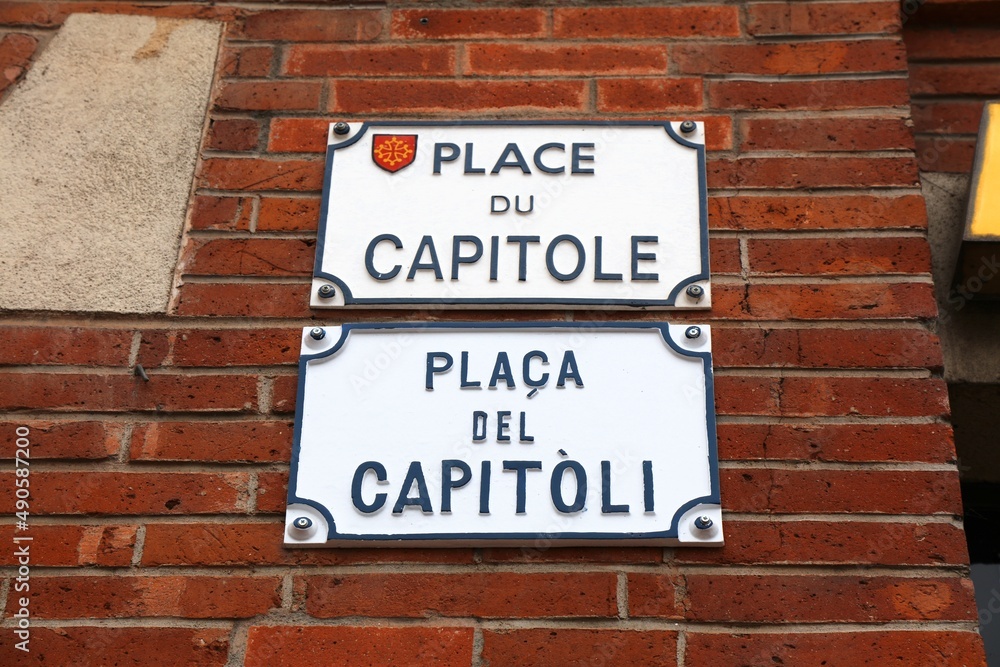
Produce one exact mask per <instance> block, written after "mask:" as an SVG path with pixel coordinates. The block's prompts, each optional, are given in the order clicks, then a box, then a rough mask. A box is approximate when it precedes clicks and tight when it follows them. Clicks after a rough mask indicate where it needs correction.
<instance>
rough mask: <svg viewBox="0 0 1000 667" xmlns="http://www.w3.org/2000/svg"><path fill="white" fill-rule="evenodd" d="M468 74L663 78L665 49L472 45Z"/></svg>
mask: <svg viewBox="0 0 1000 667" xmlns="http://www.w3.org/2000/svg"><path fill="white" fill-rule="evenodd" d="M465 58H466V61H465V72H466V73H467V74H486V75H503V76H516V75H522V74H529V75H556V76H560V75H572V74H579V75H584V76H593V75H600V76H609V75H616V74H664V73H666V71H667V49H666V47H665V46H646V45H627V46H625V45H616V44H566V45H544V46H536V45H532V44H502V43H501V44H469V45H468V46H466V47H465Z"/></svg>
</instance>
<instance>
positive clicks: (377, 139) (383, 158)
mask: <svg viewBox="0 0 1000 667" xmlns="http://www.w3.org/2000/svg"><path fill="white" fill-rule="evenodd" d="M416 156H417V135H415V134H376V135H373V136H372V161H374V162H375V164H377V165H378V166H379V167H381V168H382V169H385V170H386V171H389V172H397V171H399V170H400V169H402V168H403V167H408V166H410V164H412V163H413V159H414V158H415V157H416Z"/></svg>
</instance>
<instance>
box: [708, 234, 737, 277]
mask: <svg viewBox="0 0 1000 667" xmlns="http://www.w3.org/2000/svg"><path fill="white" fill-rule="evenodd" d="M709 252H710V255H711V257H710V262H711V266H712V273H722V274H725V273H739V272H740V268H741V267H740V242H739V239H735V238H713V239H712V240H711V243H710V244H709Z"/></svg>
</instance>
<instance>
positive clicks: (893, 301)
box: [713, 283, 937, 320]
mask: <svg viewBox="0 0 1000 667" xmlns="http://www.w3.org/2000/svg"><path fill="white" fill-rule="evenodd" d="M716 291H718V290H717V288H713V292H716ZM713 309H714V304H713ZM743 312H744V313H745V315H750V316H751V317H754V318H759V319H765V320H785V319H788V320H802V319H805V320H811V319H826V318H837V319H841V318H846V319H863V320H871V319H881V318H897V317H913V318H930V317H936V315H937V305H936V304H935V302H934V294H933V290H932V289H931V286H930V285H927V284H923V283H895V284H894V283H874V284H863V283H841V284H815V285H751V286H750V288H749V289H748V290H747V298H746V299H745V306H744V308H743Z"/></svg>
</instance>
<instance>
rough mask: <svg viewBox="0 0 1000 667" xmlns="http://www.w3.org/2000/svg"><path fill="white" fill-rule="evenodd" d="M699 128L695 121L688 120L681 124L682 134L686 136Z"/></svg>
mask: <svg viewBox="0 0 1000 667" xmlns="http://www.w3.org/2000/svg"><path fill="white" fill-rule="evenodd" d="M697 127H698V126H697V125H695V124H694V121H693V120H686V121H684V122H683V123H681V132H683V133H684V134H691V133H692V132H694V131H695V129H696V128H697Z"/></svg>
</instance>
